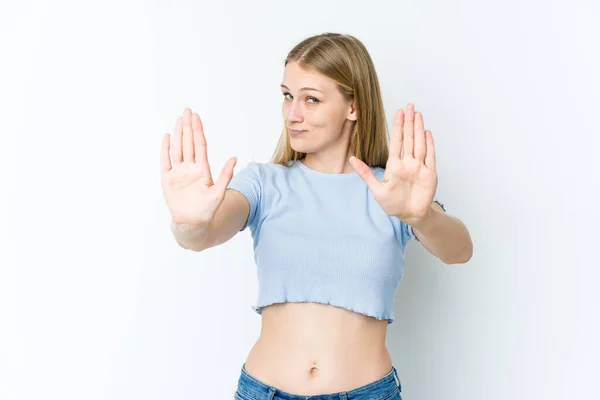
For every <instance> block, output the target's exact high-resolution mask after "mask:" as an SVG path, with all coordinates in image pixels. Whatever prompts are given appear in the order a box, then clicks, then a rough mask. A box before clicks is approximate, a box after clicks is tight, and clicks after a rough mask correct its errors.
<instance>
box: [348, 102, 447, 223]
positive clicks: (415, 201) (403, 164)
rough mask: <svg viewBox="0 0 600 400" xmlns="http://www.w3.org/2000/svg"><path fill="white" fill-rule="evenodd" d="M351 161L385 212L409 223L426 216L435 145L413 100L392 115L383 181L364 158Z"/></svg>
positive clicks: (431, 191)
mask: <svg viewBox="0 0 600 400" xmlns="http://www.w3.org/2000/svg"><path fill="white" fill-rule="evenodd" d="M351 164H352V166H353V168H354V169H355V170H356V172H357V173H358V174H359V175H360V177H361V178H362V179H363V180H364V181H365V182H366V184H367V185H368V187H369V189H370V190H371V193H372V194H373V197H374V198H375V200H377V202H378V203H379V205H381V207H382V208H383V210H384V211H385V212H386V214H388V215H390V216H395V217H397V218H398V219H400V220H402V221H404V222H405V223H407V224H409V225H413V224H416V223H418V222H420V221H422V220H423V219H424V218H426V217H427V215H428V212H429V210H430V206H431V204H432V202H433V198H434V196H435V191H436V188H437V181H438V179H437V172H436V169H435V148H434V145H433V136H432V134H431V131H425V130H424V123H423V115H422V114H421V113H420V112H417V113H415V111H414V105H413V104H409V105H408V107H407V108H406V113H405V112H404V110H402V109H401V108H400V109H399V110H398V111H397V112H396V115H395V116H394V122H393V126H392V133H391V135H390V148H389V158H388V161H387V163H386V168H385V173H384V175H383V181H381V182H380V181H379V180H378V179H377V178H376V177H375V175H374V174H373V172H372V171H371V169H370V168H369V166H368V165H366V164H365V163H364V162H363V161H361V160H359V159H357V158H353V160H352V161H351Z"/></svg>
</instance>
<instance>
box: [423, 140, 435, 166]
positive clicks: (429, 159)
mask: <svg viewBox="0 0 600 400" xmlns="http://www.w3.org/2000/svg"><path fill="white" fill-rule="evenodd" d="M425 137H426V141H427V155H426V157H425V165H427V167H428V168H431V169H435V146H434V145H433V134H432V133H431V131H425Z"/></svg>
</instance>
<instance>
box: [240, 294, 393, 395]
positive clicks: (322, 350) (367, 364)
mask: <svg viewBox="0 0 600 400" xmlns="http://www.w3.org/2000/svg"><path fill="white" fill-rule="evenodd" d="M261 313H262V325H261V332H260V336H259V338H258V340H257V341H256V343H255V344H254V346H253V347H252V349H251V350H250V353H249V354H248V357H247V359H246V363H245V369H246V372H247V373H248V374H250V375H251V376H253V377H254V378H256V379H257V380H259V381H261V382H263V383H265V384H267V385H270V386H273V387H275V388H277V389H279V390H283V391H285V392H288V393H292V394H298V395H307V396H314V395H318V394H330V393H337V392H342V391H350V390H352V389H355V388H358V387H360V386H363V385H366V384H368V383H371V382H373V381H376V380H378V379H380V378H382V377H383V376H385V375H387V374H388V373H389V372H390V371H391V370H392V361H391V358H390V355H389V353H388V350H387V348H386V347H385V337H386V333H387V327H388V321H387V319H384V320H378V319H376V318H374V317H370V316H367V315H364V314H361V313H357V312H354V311H350V310H346V309H344V308H341V307H334V306H331V305H328V304H321V303H291V302H289V303H278V304H273V305H270V306H268V307H264V308H263V309H262V311H261Z"/></svg>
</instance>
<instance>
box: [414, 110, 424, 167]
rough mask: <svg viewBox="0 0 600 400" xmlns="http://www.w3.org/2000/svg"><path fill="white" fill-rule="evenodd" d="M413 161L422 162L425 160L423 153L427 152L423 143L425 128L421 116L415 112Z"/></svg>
mask: <svg viewBox="0 0 600 400" xmlns="http://www.w3.org/2000/svg"><path fill="white" fill-rule="evenodd" d="M414 129H415V130H414V133H415V135H414V136H415V151H414V153H415V159H417V160H419V161H421V162H423V161H424V160H425V153H426V152H427V148H426V143H425V126H424V122H423V114H421V113H420V112H418V111H417V112H415V128H414Z"/></svg>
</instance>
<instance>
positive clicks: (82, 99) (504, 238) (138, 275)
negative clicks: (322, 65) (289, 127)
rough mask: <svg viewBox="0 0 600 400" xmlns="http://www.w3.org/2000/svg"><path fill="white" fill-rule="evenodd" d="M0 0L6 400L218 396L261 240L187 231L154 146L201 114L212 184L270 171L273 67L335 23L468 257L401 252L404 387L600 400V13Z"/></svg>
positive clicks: (427, 4) (412, 391)
mask: <svg viewBox="0 0 600 400" xmlns="http://www.w3.org/2000/svg"><path fill="white" fill-rule="evenodd" d="M1 7H2V8H1V9H0V32H1V35H0V45H1V48H0V49H1V57H2V61H1V63H0V69H1V71H0V88H1V89H0V96H1V98H0V99H1V104H0V113H1V114H0V116H1V119H0V132H1V135H2V136H1V137H2V141H1V142H0V151H1V153H2V155H1V156H0V163H1V164H0V169H1V171H2V172H1V175H2V182H3V185H2V188H1V189H0V190H1V193H2V195H1V196H0V201H1V202H2V204H1V205H2V207H1V208H0V210H1V214H0V217H1V218H2V223H1V224H0V225H1V226H2V231H1V232H2V235H3V236H2V238H1V239H2V240H1V241H0V246H1V251H0V263H1V264H0V265H1V269H0V318H1V319H0V322H1V325H0V398H1V399H7V400H12V399H19V400H21V399H23V400H24V399H28V400H29V399H61V400H66V399H88V400H94V399H115V400H125V399H144V400H154V399H181V400H183V399H231V398H232V397H233V392H234V390H235V387H236V385H237V379H238V377H239V372H240V368H241V365H242V363H243V362H244V361H245V358H246V356H247V353H248V352H249V350H250V348H251V346H252V345H253V343H254V341H255V340H256V338H257V337H258V334H259V330H260V317H259V316H258V315H257V314H255V313H254V311H252V310H251V308H250V306H251V305H252V304H253V303H254V301H255V299H256V294H257V293H256V291H257V281H256V270H255V265H254V260H253V258H252V242H251V237H250V232H249V231H245V232H243V233H241V234H239V235H236V236H235V237H234V238H233V239H232V240H231V241H229V242H227V243H225V244H224V245H222V246H219V247H216V248H212V249H209V250H207V251H205V252H203V253H194V252H191V251H185V250H183V249H181V248H179V247H178V246H177V245H176V243H175V241H174V239H173V237H172V236H171V232H170V229H169V222H170V216H169V214H168V210H167V208H166V205H165V202H164V199H163V197H162V192H161V189H160V174H159V150H160V141H161V137H162V135H163V134H164V133H165V132H172V130H173V127H174V123H175V120H176V118H177V117H178V116H179V115H181V113H182V112H183V109H184V107H190V108H192V109H193V110H194V111H197V112H199V114H200V116H201V118H202V119H203V122H204V127H205V132H206V136H207V140H208V151H209V161H210V163H211V167H212V170H213V176H215V177H217V176H218V175H219V173H220V172H221V168H222V166H223V164H224V163H225V162H226V160H227V159H228V158H229V157H231V156H238V157H239V161H238V164H237V166H236V171H239V170H240V169H242V168H244V167H245V166H246V165H247V163H248V162H249V161H251V160H255V161H260V162H267V161H268V160H269V158H270V156H271V155H272V153H273V150H274V148H275V145H276V141H277V139H278V137H279V135H280V132H281V126H282V124H281V101H282V95H281V91H280V89H279V84H280V83H281V79H282V76H283V60H284V58H285V56H286V55H287V52H288V51H289V50H291V49H292V47H293V46H294V45H295V44H296V43H298V42H299V41H301V40H302V39H304V38H305V37H307V36H311V35H314V34H318V33H323V32H327V31H331V32H341V33H348V34H351V35H353V36H355V37H357V38H358V39H360V40H361V41H362V42H363V43H364V44H365V46H366V47H367V49H368V50H369V52H370V54H371V56H372V58H373V60H374V62H375V66H376V68H377V72H378V76H379V79H380V83H381V86H382V91H383V98H384V104H385V108H386V114H387V118H388V123H391V118H392V117H393V114H394V112H395V110H396V109H397V108H399V107H406V105H407V104H408V103H409V102H412V103H414V104H415V105H416V109H417V110H419V111H421V112H422V113H423V115H424V119H425V126H426V128H427V129H430V130H432V132H433V135H434V138H435V143H436V153H437V163H438V164H437V165H438V171H439V188H438V192H439V193H440V196H441V197H442V200H443V202H444V203H445V205H446V208H447V210H448V212H449V213H450V214H452V215H455V216H457V217H459V218H461V220H462V221H463V222H465V224H466V225H467V227H468V228H469V230H470V232H471V235H472V238H473V242H474V249H475V250H474V256H473V258H472V259H471V261H470V262H469V263H467V264H464V265H450V266H448V265H444V264H443V263H441V262H440V261H439V260H438V259H436V258H435V257H433V256H432V255H430V254H429V253H428V252H427V251H426V250H425V249H424V248H423V247H422V246H420V245H419V244H418V243H417V242H414V241H413V242H411V244H410V245H409V247H408V249H407V255H406V270H405V276H404V279H403V280H402V282H401V283H400V286H399V288H398V291H397V292H396V298H395V308H396V318H397V319H396V322H395V323H394V324H392V325H391V326H390V328H389V331H388V340H387V344H388V348H389V350H390V352H391V354H392V358H393V363H394V365H395V366H396V368H397V369H398V372H399V376H400V379H401V382H402V386H403V392H402V394H403V397H404V398H405V399H406V400H429V399H431V400H433V399H442V398H443V399H461V400H471V399H472V400H481V399H486V400H495V399H509V398H510V399H564V398H569V399H597V398H598V397H597V396H598V388H597V382H596V381H597V379H598V377H599V376H600V361H598V360H599V359H600V345H599V344H598V340H599V338H600V321H599V314H600V311H599V308H600V294H599V292H598V291H597V287H598V284H599V281H600V262H598V259H597V257H596V250H597V249H598V239H599V236H600V234H599V233H598V223H599V222H600V211H599V209H600V205H599V201H600V196H599V181H600V179H599V178H598V172H600V165H599V162H598V146H599V144H600V141H599V139H598V133H599V130H598V126H597V120H598V113H599V111H598V110H599V109H600V99H599V93H600V85H599V81H598V70H599V67H600V62H599V61H600V56H599V54H598V41H597V38H598V37H600V29H599V28H598V25H597V21H598V19H599V18H600V12H599V11H600V10H599V9H600V7H599V6H598V4H597V3H595V2H593V1H592V0H589V1H583V0H580V1H574V2H567V3H565V2H558V1H555V0H552V1H542V0H539V1H533V0H529V1H517V0H507V1H502V2H494V3H492V2H480V1H476V0H458V1H452V2H448V1H441V0H440V1H412V2H409V1H387V2H378V1H370V2H365V1H347V0H346V1H343V2H342V1H340V2H327V1H302V2H276V1H270V2H266V1H262V2H242V1H238V2H231V1H226V2H221V3H217V2H205V1H164V0H163V1H153V2H151V1H118V2H117V1H115V0H113V1H103V2H89V1H86V2H82V1H20V2H12V3H8V2H2V6H1ZM594 37H595V38H596V39H595V40H594V39H593V38H594Z"/></svg>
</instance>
